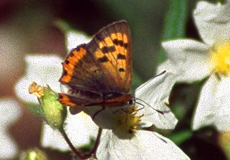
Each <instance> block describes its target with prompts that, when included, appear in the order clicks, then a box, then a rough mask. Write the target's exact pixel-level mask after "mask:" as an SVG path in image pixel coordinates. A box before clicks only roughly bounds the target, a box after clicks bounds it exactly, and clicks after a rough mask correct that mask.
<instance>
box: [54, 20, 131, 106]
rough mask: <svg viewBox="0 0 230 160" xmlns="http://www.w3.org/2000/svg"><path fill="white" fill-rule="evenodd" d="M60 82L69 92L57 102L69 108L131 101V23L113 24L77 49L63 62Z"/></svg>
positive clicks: (122, 103) (112, 104)
mask: <svg viewBox="0 0 230 160" xmlns="http://www.w3.org/2000/svg"><path fill="white" fill-rule="evenodd" d="M62 66H63V73H62V76H61V78H60V80H59V81H60V82H61V83H62V84H63V85H65V86H67V88H68V93H59V98H58V101H59V102H61V103H62V104H63V105H66V106H70V107H77V106H94V105H102V106H122V105H125V104H129V103H131V102H132V95H131V94H130V87H131V81H132V62H131V35H130V28H129V26H128V23H127V22H126V21H124V20H121V21H118V22H114V23H112V24H109V25H107V26H106V27H104V28H102V29H101V30H99V32H98V33H96V34H95V35H94V36H93V38H92V40H91V41H90V42H89V43H87V44H81V45H79V46H77V47H76V48H74V49H73V50H72V51H71V52H70V54H69V55H68V56H67V57H66V59H65V61H64V62H63V63H62Z"/></svg>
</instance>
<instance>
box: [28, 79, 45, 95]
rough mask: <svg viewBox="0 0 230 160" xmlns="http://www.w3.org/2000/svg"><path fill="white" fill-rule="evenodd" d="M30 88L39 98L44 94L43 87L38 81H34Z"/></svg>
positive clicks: (30, 91) (31, 92)
mask: <svg viewBox="0 0 230 160" xmlns="http://www.w3.org/2000/svg"><path fill="white" fill-rule="evenodd" d="M28 90H29V93H30V94H34V95H35V96H37V97H38V98H41V97H42V96H44V93H43V89H42V87H41V86H40V85H38V84H37V83H36V82H32V83H31V85H30V86H29V89H28Z"/></svg>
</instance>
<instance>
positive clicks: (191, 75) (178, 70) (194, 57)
mask: <svg viewBox="0 0 230 160" xmlns="http://www.w3.org/2000/svg"><path fill="white" fill-rule="evenodd" d="M162 46H163V48H164V49H165V51H166V53H167V56H168V58H169V60H168V61H166V62H165V63H163V64H162V65H161V66H160V67H159V68H158V73H159V72H161V71H162V70H166V71H170V72H172V73H175V74H176V75H177V80H178V81H180V82H193V81H196V80H201V79H203V78H205V77H206V76H208V75H210V73H211V72H212V70H213V66H212V64H211V63H210V55H209V47H208V46H207V45H205V44H203V43H200V42H197V41H194V40H174V41H168V42H164V43H162Z"/></svg>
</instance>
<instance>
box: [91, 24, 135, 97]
mask: <svg viewBox="0 0 230 160" xmlns="http://www.w3.org/2000/svg"><path fill="white" fill-rule="evenodd" d="M88 46H89V47H88V50H89V51H90V52H91V53H93V54H94V56H95V60H96V61H98V62H99V65H100V67H101V68H102V71H103V72H104V73H105V76H106V79H107V81H108V82H107V84H108V86H109V87H110V89H111V90H112V91H115V92H121V93H127V92H129V90H130V85H131V79H132V74H131V36H130V30H129V27H128V24H127V22H125V21H120V22H115V23H113V24H111V25H109V26H107V27H105V28H103V29H102V30H100V31H99V32H98V33H97V34H96V35H95V37H94V38H93V40H92V41H91V42H90V43H89V44H88Z"/></svg>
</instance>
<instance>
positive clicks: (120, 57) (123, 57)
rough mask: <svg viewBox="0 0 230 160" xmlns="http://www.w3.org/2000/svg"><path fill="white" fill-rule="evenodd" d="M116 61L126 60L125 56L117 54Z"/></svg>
mask: <svg viewBox="0 0 230 160" xmlns="http://www.w3.org/2000/svg"><path fill="white" fill-rule="evenodd" d="M117 59H126V57H125V55H123V54H121V53H118V55H117Z"/></svg>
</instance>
